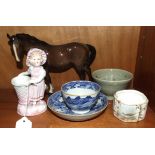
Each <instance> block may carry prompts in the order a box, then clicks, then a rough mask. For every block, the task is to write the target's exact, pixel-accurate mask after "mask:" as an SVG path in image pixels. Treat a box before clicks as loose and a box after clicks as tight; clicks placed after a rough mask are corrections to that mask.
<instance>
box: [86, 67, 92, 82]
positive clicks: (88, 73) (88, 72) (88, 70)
mask: <svg viewBox="0 0 155 155" xmlns="http://www.w3.org/2000/svg"><path fill="white" fill-rule="evenodd" d="M85 71H86V73H87V75H88V78H89V80H90V81H93V77H92V74H91V68H90V67H85Z"/></svg>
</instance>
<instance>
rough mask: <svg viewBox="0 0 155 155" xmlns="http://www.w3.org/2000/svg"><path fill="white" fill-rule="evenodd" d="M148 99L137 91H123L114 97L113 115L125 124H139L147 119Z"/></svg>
mask: <svg viewBox="0 0 155 155" xmlns="http://www.w3.org/2000/svg"><path fill="white" fill-rule="evenodd" d="M147 105H148V99H147V97H146V96H145V95H144V94H143V93H141V92H139V91H137V90H121V91H117V92H116V93H115V95H114V103H113V114H114V116H116V117H117V118H118V119H120V120H121V121H124V122H137V121H140V120H143V119H144V118H145V114H146V110H147Z"/></svg>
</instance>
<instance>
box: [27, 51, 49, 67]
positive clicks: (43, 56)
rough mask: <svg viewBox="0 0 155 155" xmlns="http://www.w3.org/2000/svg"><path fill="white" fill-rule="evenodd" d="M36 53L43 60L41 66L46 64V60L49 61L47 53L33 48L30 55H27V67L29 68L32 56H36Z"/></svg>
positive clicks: (29, 52)
mask: <svg viewBox="0 0 155 155" xmlns="http://www.w3.org/2000/svg"><path fill="white" fill-rule="evenodd" d="M35 53H37V54H39V55H40V56H41V58H42V62H41V65H43V64H44V63H45V62H46V60H47V55H46V53H45V52H44V51H43V50H41V49H38V48H32V49H30V50H29V51H28V53H27V59H26V65H27V66H30V59H31V56H32V55H33V54H35Z"/></svg>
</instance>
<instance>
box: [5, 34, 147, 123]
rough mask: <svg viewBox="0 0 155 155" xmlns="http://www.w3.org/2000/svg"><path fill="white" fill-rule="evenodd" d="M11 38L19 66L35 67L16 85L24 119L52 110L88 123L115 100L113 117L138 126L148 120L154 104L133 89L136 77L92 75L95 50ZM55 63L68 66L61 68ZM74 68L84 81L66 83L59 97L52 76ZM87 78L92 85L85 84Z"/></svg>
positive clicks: (118, 72) (112, 72)
mask: <svg viewBox="0 0 155 155" xmlns="http://www.w3.org/2000/svg"><path fill="white" fill-rule="evenodd" d="M7 37H8V39H9V42H8V43H9V45H10V49H11V51H12V53H14V58H15V60H16V63H17V67H18V68H22V66H23V59H22V58H23V57H24V55H26V56H27V59H26V65H27V66H28V67H29V68H28V70H27V71H26V72H23V73H21V74H19V75H18V76H16V77H14V78H12V80H11V83H12V85H13V87H14V89H15V91H16V94H17V97H18V105H17V113H18V114H19V115H22V116H34V115H39V114H41V113H43V112H45V111H46V109H47V107H48V108H49V109H50V110H51V111H52V112H53V113H54V114H56V115H57V116H59V117H61V118H63V119H66V120H70V121H85V120H89V119H92V118H94V117H96V116H98V115H99V114H101V113H102V112H103V111H104V110H105V109H106V107H107V106H108V100H113V115H114V116H115V117H116V118H118V119H119V120H121V121H124V122H137V121H141V120H143V119H144V118H145V114H146V110H147V105H148V99H147V97H146V96H145V95H144V94H143V93H141V92H139V91H136V90H129V88H130V84H131V82H132V79H133V74H132V73H130V72H129V71H126V70H123V69H116V68H107V69H98V70H95V71H94V72H93V73H92V74H91V68H90V65H91V64H92V63H93V61H94V59H95V56H96V49H95V47H94V46H92V45H89V44H82V43H68V44H65V45H50V44H47V43H46V42H45V41H41V40H39V39H37V38H35V37H34V36H31V35H29V34H24V33H21V34H16V35H12V36H10V35H9V34H7ZM17 47H18V48H17ZM19 47H20V48H19ZM34 47H35V48H34ZM25 49H28V50H26V51H25ZM58 49H59V50H60V52H58ZM77 50H78V51H77ZM19 53H20V54H19ZM65 53H67V55H66V54H65ZM79 55H80V57H79ZM53 59H54V60H61V62H63V63H61V65H60V64H59V63H55V62H56V61H53ZM44 64H46V65H44ZM45 66H46V67H45ZM70 68H74V69H75V70H76V73H77V74H78V76H79V78H80V80H77V81H69V82H67V83H64V84H63V85H62V86H61V89H60V90H59V91H57V92H55V93H53V92H54V86H53V85H52V82H51V79H50V75H49V71H54V72H60V71H64V70H68V69H70ZM86 75H87V76H88V78H89V81H86V80H85V79H86ZM92 81H94V82H92ZM45 89H46V90H48V93H52V95H50V96H49V98H48V101H47V103H46V102H45V101H44V92H45Z"/></svg>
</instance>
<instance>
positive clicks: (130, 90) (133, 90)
mask: <svg viewBox="0 0 155 155" xmlns="http://www.w3.org/2000/svg"><path fill="white" fill-rule="evenodd" d="M123 92H135V93H136V94H139V95H141V96H142V97H143V98H144V101H143V102H141V103H140V104H128V103H123V102H121V101H120V100H118V93H123ZM115 99H116V100H117V101H120V104H124V105H127V106H136V105H138V106H141V105H144V104H148V102H149V100H148V98H147V97H146V96H145V95H144V94H143V93H142V92H140V91H138V90H135V89H125V90H119V91H117V92H116V93H115V94H114V100H115ZM114 103H115V102H114Z"/></svg>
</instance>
